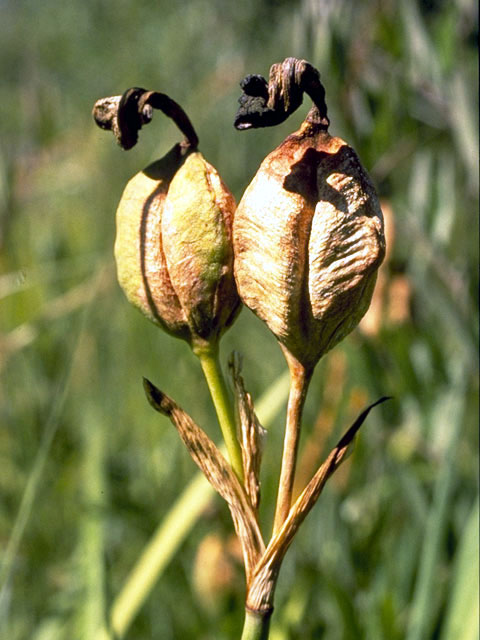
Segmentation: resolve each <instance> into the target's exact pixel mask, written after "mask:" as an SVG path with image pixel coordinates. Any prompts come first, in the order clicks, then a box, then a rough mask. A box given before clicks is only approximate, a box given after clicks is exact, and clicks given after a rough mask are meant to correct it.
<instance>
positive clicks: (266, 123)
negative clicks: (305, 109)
mask: <svg viewBox="0 0 480 640" xmlns="http://www.w3.org/2000/svg"><path fill="white" fill-rule="evenodd" d="M240 86H241V88H242V90H243V94H242V95H241V96H240V98H239V100H238V102H239V103H240V108H239V109H238V111H237V114H236V116H235V122H234V126H235V128H237V129H252V128H259V127H271V126H274V125H276V124H280V123H281V122H284V120H286V119H287V118H288V117H289V116H290V115H291V114H292V113H293V112H294V111H296V109H298V107H299V106H300V105H301V104H302V100H303V94H304V93H307V94H308V95H309V96H310V98H311V99H312V101H313V106H312V108H311V109H310V112H309V113H308V115H307V120H308V121H309V122H312V123H315V124H318V125H319V126H320V127H322V128H324V129H328V126H329V124H330V120H329V119H328V117H327V105H326V103H325V89H324V87H323V85H322V83H321V82H320V74H319V72H318V71H317V69H315V67H313V66H312V65H311V64H310V63H309V62H307V61H306V60H298V58H286V59H285V60H284V61H283V62H279V63H277V64H274V65H272V66H271V67H270V75H269V80H268V83H267V81H266V80H265V78H263V77H262V76H259V75H248V76H246V77H245V78H244V79H243V80H242V82H241V83H240Z"/></svg>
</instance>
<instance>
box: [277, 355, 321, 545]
mask: <svg viewBox="0 0 480 640" xmlns="http://www.w3.org/2000/svg"><path fill="white" fill-rule="evenodd" d="M284 354H285V357H286V359H287V363H288V368H289V369H290V395H289V397H288V407H287V422H286V426H285V439H284V441H283V456H282V467H281V471H280V481H279V485H278V496H277V506H276V509H275V520H274V524H273V535H275V534H276V533H278V532H279V531H280V529H281V527H282V525H283V523H284V522H285V520H286V519H287V516H288V512H289V511H290V506H291V503H292V493H293V484H294V481H295V467H296V464H297V453H298V443H299V441H300V428H301V421H302V413H303V407H304V405H305V399H306V397H307V391H308V385H309V384H310V380H311V378H312V373H313V370H312V369H307V368H306V367H305V366H304V365H302V364H301V363H300V362H299V361H298V360H297V359H296V358H294V357H293V356H292V355H291V354H290V353H289V352H288V351H287V350H286V349H284Z"/></svg>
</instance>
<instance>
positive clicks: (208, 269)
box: [115, 145, 240, 342]
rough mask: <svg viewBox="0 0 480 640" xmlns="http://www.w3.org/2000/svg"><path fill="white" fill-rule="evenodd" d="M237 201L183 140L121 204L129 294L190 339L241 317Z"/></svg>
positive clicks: (122, 273)
mask: <svg viewBox="0 0 480 640" xmlns="http://www.w3.org/2000/svg"><path fill="white" fill-rule="evenodd" d="M234 211H235V202H234V199H233V196H232V195H231V193H230V192H229V190H228V189H227V188H226V187H225V185H224V184H223V182H222V180H221V179H220V176H219V175H218V173H217V171H216V170H215V169H214V167H212V166H211V165H210V164H209V163H208V162H206V160H205V159H204V157H203V156H202V154H201V153H199V152H198V151H190V152H187V153H186V154H184V153H182V149H181V148H180V145H176V146H175V147H174V148H173V149H172V150H171V151H170V153H168V154H167V155H166V156H165V157H164V158H162V159H161V160H158V161H157V162H154V163H153V164H152V165H150V166H149V167H147V168H146V169H145V170H144V171H142V172H141V173H139V174H137V175H136V176H135V177H134V178H132V179H131V180H130V182H129V183H128V184H127V187H126V188H125V191H124V193H123V195H122V199H121V201H120V204H119V206H118V210H117V237H116V241H115V260H116V263H117V273H118V280H119V283H120V286H121V287H122V289H123V290H124V292H125V295H126V296H127V298H128V300H129V301H130V302H131V303H132V304H134V305H135V306H136V307H138V308H139V309H140V311H142V313H144V315H146V316H147V317H148V318H149V319H150V320H151V321H152V322H154V323H156V324H158V325H159V326H161V327H162V328H164V329H166V330H167V331H168V332H169V333H171V334H173V335H175V336H178V337H181V338H183V339H185V340H187V341H188V342H195V341H196V340H198V339H203V340H210V339H212V338H214V337H217V336H218V335H219V334H220V333H221V332H222V331H223V330H224V329H225V328H226V327H228V326H229V325H230V324H231V322H232V321H233V319H234V317H235V315H236V313H237V311H238V308H239V303H240V301H239V298H238V294H237V291H236V287H235V281H234V278H233V250H232V240H231V229H232V222H233V214H234Z"/></svg>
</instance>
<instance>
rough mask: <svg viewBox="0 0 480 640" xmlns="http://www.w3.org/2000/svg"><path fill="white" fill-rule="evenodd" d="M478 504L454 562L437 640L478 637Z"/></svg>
mask: <svg viewBox="0 0 480 640" xmlns="http://www.w3.org/2000/svg"><path fill="white" fill-rule="evenodd" d="M478 518H479V505H478V501H477V503H476V505H474V507H473V509H472V512H471V515H470V518H469V519H468V522H467V525H466V527H465V529H464V532H463V536H462V539H461V541H460V544H459V547H458V551H457V554H456V561H455V574H454V578H453V586H452V591H451V594H450V597H449V605H448V610H447V617H446V620H445V624H444V626H443V631H442V635H441V640H477V638H478V637H479V622H478V621H479V605H478V603H479V599H480V594H479V570H478V560H479V544H478V542H479V541H478Z"/></svg>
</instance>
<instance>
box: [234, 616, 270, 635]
mask: <svg viewBox="0 0 480 640" xmlns="http://www.w3.org/2000/svg"><path fill="white" fill-rule="evenodd" d="M271 615H272V612H271V611H266V612H265V613H260V612H256V611H250V610H249V609H246V610H245V624H244V626H243V632H242V638H241V640H268V634H269V630H270V618H271Z"/></svg>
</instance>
